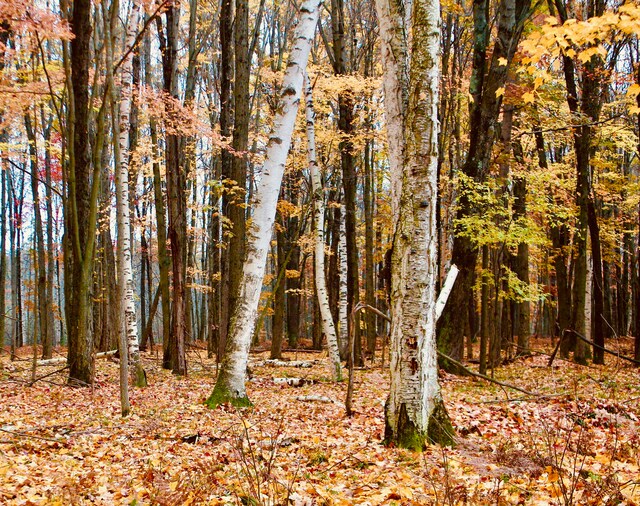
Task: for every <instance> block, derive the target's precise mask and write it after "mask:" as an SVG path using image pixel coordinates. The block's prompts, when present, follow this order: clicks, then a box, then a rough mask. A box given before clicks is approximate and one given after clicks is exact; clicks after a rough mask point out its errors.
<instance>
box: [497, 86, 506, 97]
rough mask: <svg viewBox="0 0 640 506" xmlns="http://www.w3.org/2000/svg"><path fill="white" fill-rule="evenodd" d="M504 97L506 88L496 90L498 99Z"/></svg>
mask: <svg viewBox="0 0 640 506" xmlns="http://www.w3.org/2000/svg"><path fill="white" fill-rule="evenodd" d="M503 95H504V87H502V88H498V89H497V90H496V97H501V96H503Z"/></svg>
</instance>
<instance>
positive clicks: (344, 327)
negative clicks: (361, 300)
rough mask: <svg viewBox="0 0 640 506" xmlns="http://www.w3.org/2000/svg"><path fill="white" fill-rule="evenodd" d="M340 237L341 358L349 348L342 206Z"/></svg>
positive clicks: (345, 255) (345, 228)
mask: <svg viewBox="0 0 640 506" xmlns="http://www.w3.org/2000/svg"><path fill="white" fill-rule="evenodd" d="M340 210H341V212H340V237H339V239H338V268H339V271H340V272H339V274H338V276H339V280H338V339H339V346H340V351H341V353H342V355H343V356H346V355H347V353H348V350H347V348H348V347H349V314H348V309H347V308H348V307H349V302H348V301H347V226H346V221H345V216H346V214H345V213H346V211H345V207H344V205H343V206H341V208H340Z"/></svg>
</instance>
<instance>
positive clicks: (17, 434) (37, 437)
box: [0, 427, 64, 443]
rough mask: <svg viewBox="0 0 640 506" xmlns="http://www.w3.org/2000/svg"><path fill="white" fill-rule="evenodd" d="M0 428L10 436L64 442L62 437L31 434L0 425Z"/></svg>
mask: <svg viewBox="0 0 640 506" xmlns="http://www.w3.org/2000/svg"><path fill="white" fill-rule="evenodd" d="M0 430H1V431H2V432H6V433H7V434H11V435H12V436H20V437H30V438H32V439H41V440H42V441H51V442H52V443H62V442H64V439H52V438H50V437H44V436H35V435H33V434H27V433H25V432H14V431H12V430H7V429H3V428H2V427H0Z"/></svg>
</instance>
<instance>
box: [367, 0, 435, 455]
mask: <svg viewBox="0 0 640 506" xmlns="http://www.w3.org/2000/svg"><path fill="white" fill-rule="evenodd" d="M376 5H377V7H378V17H379V20H380V26H381V38H382V41H383V43H382V50H383V62H384V66H385V68H386V69H387V71H386V72H385V77H384V79H385V92H386V93H389V96H385V103H386V107H387V121H388V122H389V123H390V124H389V125H388V126H387V129H388V133H389V143H390V153H391V152H392V149H391V145H393V144H399V145H395V146H393V153H396V154H395V155H392V156H395V158H394V160H392V161H391V162H390V163H391V164H392V172H391V176H392V179H393V181H394V182H393V184H394V185H397V187H398V188H399V191H400V199H399V202H398V207H397V211H396V214H395V216H396V217H397V218H396V229H395V235H394V245H393V256H392V281H391V312H392V313H391V314H392V323H391V390H390V394H389V400H388V402H387V407H386V421H387V431H388V433H387V434H386V436H387V438H389V439H391V440H396V441H397V440H399V439H401V438H402V437H403V434H402V433H403V431H404V430H406V428H407V427H408V426H409V425H411V426H412V427H413V431H414V433H415V435H416V436H417V437H418V439H419V438H420V436H422V437H426V435H427V432H428V425H429V419H430V417H431V415H432V414H433V412H434V409H435V407H436V405H437V404H438V403H439V402H441V400H442V398H441V394H440V386H439V384H438V363H437V355H436V341H435V339H436V319H437V314H436V293H435V287H436V281H437V280H436V277H437V273H438V266H437V247H438V244H437V233H436V198H437V158H438V157H437V153H438V145H437V133H438V116H437V104H438V84H439V68H438V63H439V58H440V55H439V50H440V6H439V1H438V0H414V1H413V4H412V8H411V22H410V24H409V23H406V19H403V17H402V16H401V13H402V9H401V8H398V3H397V0H377V2H376ZM399 23H402V24H399ZM407 34H411V39H410V40H408V38H407ZM405 55H408V56H405ZM392 70H393V71H392ZM407 71H408V73H409V74H408V76H407ZM403 94H405V96H407V97H408V98H407V100H406V105H405V101H404V99H402V96H403ZM398 96H400V97H401V98H400V101H399V100H398ZM398 103H399V104H400V106H398ZM402 137H403V138H402ZM400 153H402V155H400ZM399 160H400V161H401V162H400V167H393V166H394V165H395V164H398V162H399ZM398 169H401V170H398ZM398 178H400V180H399V181H398ZM402 424H404V425H405V427H401V426H400V425H402ZM405 436H406V433H405ZM401 443H402V442H401ZM404 444H410V445H414V444H418V440H417V439H416V440H415V441H408V442H407V441H405V443H404Z"/></svg>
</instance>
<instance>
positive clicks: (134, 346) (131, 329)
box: [115, 0, 145, 386]
mask: <svg viewBox="0 0 640 506" xmlns="http://www.w3.org/2000/svg"><path fill="white" fill-rule="evenodd" d="M139 19H140V5H139V3H138V0H134V1H133V3H132V5H131V12H130V13H129V23H128V26H127V34H126V38H125V50H129V49H131V48H133V45H134V43H135V40H136V35H137V33H138V22H139ZM132 66H133V51H129V54H127V56H126V57H125V59H124V61H123V62H122V67H121V78H120V108H119V113H120V114H119V132H118V147H119V150H116V171H115V172H116V173H115V186H116V224H117V227H118V247H117V256H118V295H119V299H120V304H121V306H120V307H121V310H122V312H123V320H124V322H123V326H124V331H125V333H126V339H127V349H128V355H129V361H130V362H131V364H132V366H133V371H134V374H135V384H136V385H138V386H144V384H145V381H144V371H142V366H141V363H140V350H139V344H138V326H137V325H136V307H135V302H134V295H133V294H134V289H133V268H132V262H131V236H132V230H131V217H130V215H129V158H130V156H129V115H130V113H131V95H132V76H131V71H132ZM118 155H119V156H118Z"/></svg>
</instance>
